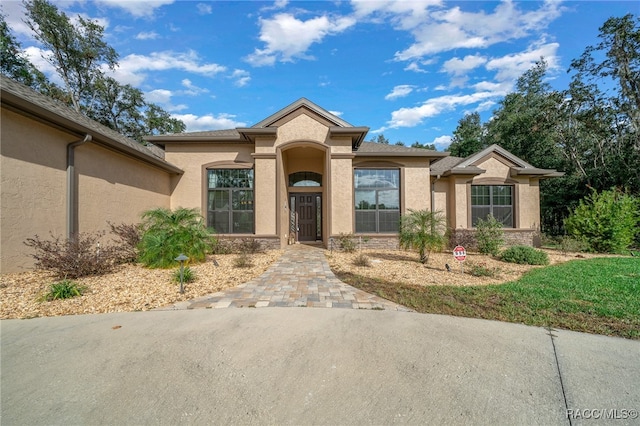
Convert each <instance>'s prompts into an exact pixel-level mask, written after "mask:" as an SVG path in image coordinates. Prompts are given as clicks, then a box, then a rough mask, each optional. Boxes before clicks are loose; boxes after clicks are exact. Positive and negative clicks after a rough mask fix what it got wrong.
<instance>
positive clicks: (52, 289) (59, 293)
mask: <svg viewBox="0 0 640 426" xmlns="http://www.w3.org/2000/svg"><path fill="white" fill-rule="evenodd" d="M84 290H85V287H83V286H81V285H79V284H78V283H76V282H75V281H71V280H68V279H64V280H62V281H58V282H55V283H53V284H51V285H50V286H49V292H48V293H47V294H45V295H44V299H45V300H49V301H50V300H56V299H71V298H72V297H76V296H80V295H82V293H83V292H84Z"/></svg>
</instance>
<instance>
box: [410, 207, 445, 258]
mask: <svg viewBox="0 0 640 426" xmlns="http://www.w3.org/2000/svg"><path fill="white" fill-rule="evenodd" d="M445 223H446V221H445V218H444V215H443V214H442V213H441V212H432V211H428V210H411V209H410V210H409V213H408V214H405V215H403V216H402V217H401V218H400V235H399V240H400V247H402V248H404V249H411V250H417V251H418V254H419V256H420V262H422V263H424V264H426V263H427V262H428V261H429V254H430V253H431V252H432V251H434V250H438V251H439V250H442V248H443V247H444V245H445V243H446V238H445V229H444V226H445Z"/></svg>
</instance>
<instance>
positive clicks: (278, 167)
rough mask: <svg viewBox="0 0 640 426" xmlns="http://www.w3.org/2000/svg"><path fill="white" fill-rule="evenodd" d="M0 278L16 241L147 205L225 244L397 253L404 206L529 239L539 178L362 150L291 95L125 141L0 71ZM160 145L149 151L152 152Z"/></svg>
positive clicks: (486, 160)
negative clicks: (175, 212)
mask: <svg viewBox="0 0 640 426" xmlns="http://www.w3.org/2000/svg"><path fill="white" fill-rule="evenodd" d="M1 82H2V145H1V154H2V159H1V161H2V162H1V164H0V165H1V167H2V169H1V170H2V172H1V173H2V200H1V201H2V205H1V208H2V219H1V220H2V224H1V227H2V228H1V231H2V253H1V257H2V262H1V267H2V271H3V272H9V271H13V270H18V269H19V268H24V267H28V266H30V265H31V262H30V259H29V257H28V256H27V253H25V252H26V250H25V249H26V247H24V245H23V244H22V242H23V241H24V240H25V239H26V238H29V237H31V236H33V235H34V234H38V235H40V236H47V235H48V234H49V232H52V233H53V234H54V235H62V234H63V233H66V234H67V235H72V234H73V233H74V232H87V231H95V230H100V229H105V228H106V222H107V221H110V222H113V223H122V222H129V223H131V222H136V221H138V220H139V218H140V214H141V213H142V212H143V211H145V210H147V209H149V208H153V207H167V208H177V207H187V208H197V209H199V210H200V211H201V212H202V215H203V217H204V218H205V220H206V221H207V225H208V226H209V227H211V228H214V229H215V231H216V232H217V233H218V234H219V235H220V236H221V237H225V238H227V237H228V238H236V237H238V238H240V237H252V238H256V239H259V240H260V241H261V242H263V244H264V245H266V246H269V247H283V246H285V245H287V244H291V243H295V242H301V243H306V242H313V243H320V244H322V245H323V246H325V247H328V246H329V245H330V244H331V241H332V239H334V238H335V237H337V236H339V235H340V234H356V235H362V236H366V237H367V238H366V239H365V240H366V243H367V244H368V245H369V246H372V247H397V228H398V220H399V218H400V216H401V215H402V214H404V213H405V212H407V211H408V210H420V209H431V210H441V211H443V212H445V214H446V217H447V220H448V223H449V226H450V227H451V228H452V229H454V230H455V231H458V230H469V229H472V228H473V225H474V224H475V221H476V220H477V218H480V217H486V214H487V213H492V214H493V215H494V216H496V217H497V218H499V220H501V221H502V222H503V223H504V224H505V227H506V231H507V233H508V234H509V235H512V236H513V237H514V239H515V240H517V241H520V242H523V243H527V244H534V243H535V241H534V237H535V235H536V234H537V233H538V231H539V227H540V208H539V204H540V202H539V188H538V182H539V180H540V179H542V178H548V177H553V176H556V175H558V173H557V172H556V171H554V170H543V169H537V168H535V167H533V166H531V165H530V164H528V163H526V162H524V161H523V160H521V159H519V158H517V157H516V156H514V155H513V154H510V153H509V152H507V151H505V150H504V149H502V148H500V147H499V146H495V145H494V146H491V147H489V148H487V149H485V150H483V151H482V152H480V153H477V154H475V155H473V156H471V157H469V158H466V159H460V158H454V157H450V156H448V153H443V152H437V151H432V150H424V149H419V148H407V147H404V146H395V145H383V144H376V143H371V142H365V141H364V139H365V136H366V134H367V132H368V130H369V128H368V127H365V126H353V125H351V124H350V123H348V122H347V121H345V120H343V119H342V118H340V117H337V116H336V115H334V114H331V113H330V112H328V111H327V110H325V109H323V108H321V107H320V106H318V105H316V104H314V103H313V102H311V101H309V100H307V99H304V98H302V99H299V100H297V101H295V102H294V103H292V104H290V105H288V106H286V107H285V108H283V109H282V110H280V111H278V112H276V113H275V114H273V115H271V116H269V117H267V118H265V119H264V120H262V121H261V122H259V123H257V124H255V125H254V126H252V127H247V128H236V129H229V130H216V131H209V132H191V133H180V134H171V135H162V136H149V137H147V138H146V140H147V142H148V143H149V144H150V146H147V147H145V146H143V145H141V144H137V143H136V142H134V141H131V140H130V139H127V138H124V137H123V136H121V135H119V134H118V133H116V132H113V131H112V130H110V129H108V128H105V127H104V126H101V125H99V124H97V123H95V122H93V121H91V120H89V119H87V118H86V117H84V116H82V115H81V114H78V113H76V112H75V111H73V110H71V109H69V108H66V107H64V106H61V105H59V104H57V103H56V102H54V101H52V100H51V99H48V98H46V97H45V96H42V95H40V94H38V93H35V92H33V91H31V90H30V89H28V88H26V87H24V86H21V85H20V84H18V83H15V82H13V81H11V80H8V79H6V78H4V77H2V80H1ZM159 148H162V149H159Z"/></svg>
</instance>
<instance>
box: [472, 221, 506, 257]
mask: <svg viewBox="0 0 640 426" xmlns="http://www.w3.org/2000/svg"><path fill="white" fill-rule="evenodd" d="M475 237H476V242H477V246H478V251H479V252H480V253H482V254H490V255H492V256H497V255H498V253H500V247H502V244H503V243H504V231H503V230H502V223H500V222H499V221H498V220H496V218H495V217H493V216H492V215H487V219H486V220H484V219H479V220H478V223H476V234H475Z"/></svg>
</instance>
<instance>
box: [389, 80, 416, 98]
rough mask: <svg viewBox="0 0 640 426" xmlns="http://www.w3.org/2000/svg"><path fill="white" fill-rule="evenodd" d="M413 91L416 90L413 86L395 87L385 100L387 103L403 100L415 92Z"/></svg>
mask: <svg viewBox="0 0 640 426" xmlns="http://www.w3.org/2000/svg"><path fill="white" fill-rule="evenodd" d="M413 89H415V86H412V85H410V84H401V85H399V86H395V87H394V88H393V90H392V91H391V93H389V94H388V95H387V96H385V97H384V98H385V99H386V100H387V101H392V100H394V99H398V98H403V97H405V96H407V95H409V94H410V93H411V92H413Z"/></svg>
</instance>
